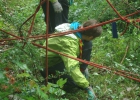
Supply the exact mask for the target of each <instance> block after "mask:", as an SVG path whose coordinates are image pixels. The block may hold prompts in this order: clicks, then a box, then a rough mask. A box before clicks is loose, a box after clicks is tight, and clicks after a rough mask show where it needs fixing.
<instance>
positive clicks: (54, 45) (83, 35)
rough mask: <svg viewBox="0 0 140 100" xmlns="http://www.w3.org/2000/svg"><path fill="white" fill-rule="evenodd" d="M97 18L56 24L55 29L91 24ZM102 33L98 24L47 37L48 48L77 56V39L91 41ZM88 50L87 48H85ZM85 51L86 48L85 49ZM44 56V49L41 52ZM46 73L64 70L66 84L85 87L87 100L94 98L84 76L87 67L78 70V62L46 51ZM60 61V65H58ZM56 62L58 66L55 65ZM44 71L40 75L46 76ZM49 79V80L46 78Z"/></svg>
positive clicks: (63, 76)
mask: <svg viewBox="0 0 140 100" xmlns="http://www.w3.org/2000/svg"><path fill="white" fill-rule="evenodd" d="M97 23H98V22H97V20H95V19H92V20H88V21H86V22H85V23H84V24H83V25H79V23H77V22H74V23H71V24H69V23H64V24H61V25H59V26H57V27H56V28H55V29H56V31H58V32H65V31H69V30H74V29H77V28H78V29H79V28H84V27H88V26H93V25H95V24H97ZM101 33H102V27H101V26H98V27H95V28H91V29H88V30H84V31H82V32H76V33H75V34H68V35H64V36H60V37H53V38H49V39H48V48H51V49H53V50H56V51H59V52H61V53H64V54H67V55H70V56H73V57H79V56H80V46H79V45H81V44H82V43H81V42H79V41H81V40H82V41H91V40H93V39H95V38H96V37H99V36H100V35H101ZM54 34H57V33H54ZM87 50H88V49H87ZM85 51H86V49H85ZM41 54H42V56H43V57H44V58H45V50H44V52H42V53H41ZM47 56H48V75H55V73H56V71H60V72H64V71H66V72H67V74H66V75H62V78H67V83H68V84H71V83H73V84H75V85H76V86H78V87H81V88H83V89H85V90H86V91H87V93H88V95H89V97H88V100H94V99H95V98H96V97H95V94H94V92H93V90H92V87H91V86H90V85H89V82H88V80H87V78H86V77H85V76H84V72H85V71H87V70H86V69H87V68H84V71H81V70H80V63H79V61H76V60H74V59H71V58H68V57H65V56H62V55H59V54H56V53H54V52H50V51H48V55H47ZM60 63H61V65H60ZM57 64H58V66H57ZM45 72H46V71H45V70H44V71H41V74H42V76H43V77H44V78H45V77H46V73H45ZM48 81H49V80H48Z"/></svg>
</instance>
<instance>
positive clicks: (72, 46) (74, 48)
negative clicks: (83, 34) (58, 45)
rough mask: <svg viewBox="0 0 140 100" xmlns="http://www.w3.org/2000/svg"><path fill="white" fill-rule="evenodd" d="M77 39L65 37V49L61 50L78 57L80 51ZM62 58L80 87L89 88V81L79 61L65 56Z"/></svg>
mask: <svg viewBox="0 0 140 100" xmlns="http://www.w3.org/2000/svg"><path fill="white" fill-rule="evenodd" d="M77 41H78V40H77ZM77 41H76V40H73V39H71V40H64V39H63V43H62V44H63V49H62V50H61V51H60V52H62V53H65V54H67V55H70V56H73V57H77V55H78V52H79V43H77ZM61 58H62V60H63V62H64V64H65V68H66V70H67V71H68V73H69V75H70V76H71V77H72V79H73V81H74V82H75V83H76V84H77V85H78V86H79V87H82V88H87V87H88V86H89V82H88V81H87V79H86V78H85V77H84V75H83V74H82V73H81V71H80V65H79V61H76V60H74V59H71V58H68V57H65V56H61Z"/></svg>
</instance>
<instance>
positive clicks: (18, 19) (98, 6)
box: [0, 0, 140, 100]
mask: <svg viewBox="0 0 140 100" xmlns="http://www.w3.org/2000/svg"><path fill="white" fill-rule="evenodd" d="M111 3H112V4H113V5H114V6H115V8H116V9H117V11H118V12H119V13H120V14H121V15H127V14H130V13H132V12H134V11H138V10H139V9H140V7H139V5H140V1H139V0H117V1H111ZM38 4H39V0H18V1H17V0H1V1H0V29H3V30H5V31H6V32H10V33H13V34H15V35H19V29H20V26H21V25H22V23H23V22H24V21H25V20H26V19H27V18H29V16H31V15H32V14H33V13H34V12H35V9H36V7H37V6H38ZM93 18H95V19H98V20H99V21H100V22H104V21H107V20H111V19H114V18H118V16H117V15H116V13H115V12H114V11H113V10H112V9H111V7H110V6H109V5H108V4H107V2H106V0H82V1H81V0H75V2H74V4H73V5H72V6H70V11H69V22H73V21H79V22H80V23H83V22H84V21H86V20H88V19H93ZM129 18H130V19H137V18H139V14H138V15H135V16H133V17H129ZM31 20H32V19H31ZM31 20H30V21H28V22H27V23H26V24H25V25H23V27H22V29H21V31H22V33H23V35H24V36H25V37H26V36H27V34H28V31H29V28H30V25H31ZM116 23H117V28H118V35H119V38H117V39H114V38H112V32H111V23H110V24H106V25H103V29H104V32H103V34H102V36H101V37H100V38H97V39H96V40H94V41H93V50H92V57H91V61H92V62H94V63H97V64H101V65H104V66H108V67H110V68H113V69H114V70H112V71H107V70H104V69H98V68H96V67H95V66H94V67H93V66H89V69H90V70H89V71H90V73H91V74H90V79H89V81H90V83H91V85H92V86H93V89H94V91H95V94H96V95H97V97H98V99H99V100H140V83H139V82H137V81H134V80H131V79H128V78H126V77H123V76H120V75H116V74H114V71H115V70H124V71H127V72H131V73H134V74H135V76H136V77H137V78H139V79H140V76H139V75H138V74H139V72H140V44H139V41H140V30H139V29H138V28H136V27H134V26H133V25H132V24H130V25H129V27H128V29H127V31H126V32H125V34H124V35H123V36H120V34H121V33H122V32H123V31H124V30H125V27H126V23H125V22H124V21H121V20H119V21H117V22H116ZM137 25H139V23H138V24H137ZM45 31H46V25H45V23H44V15H43V13H42V9H41V8H40V10H39V12H38V13H37V15H36V18H35V23H34V27H33V30H32V33H31V34H32V35H38V34H45ZM11 37H12V36H9V35H7V34H5V33H4V32H2V31H0V39H4V38H11ZM26 42H27V44H26V46H25V47H24V49H23V48H22V46H23V43H22V42H21V41H19V42H17V41H7V42H1V44H3V43H5V44H6V45H1V46H0V99H2V100H8V98H9V97H8V96H9V95H14V96H15V97H17V98H18V97H20V98H23V99H25V100H68V99H69V100H86V96H87V94H86V93H85V92H84V91H82V90H78V89H72V90H71V91H69V92H67V91H64V90H63V84H64V83H65V80H63V79H60V80H59V81H58V82H57V84H51V83H50V84H49V85H48V86H44V85H43V84H42V81H43V78H42V77H41V76H40V74H39V70H40V69H41V68H42V64H41V61H40V60H41V58H40V54H39V50H38V48H37V47H35V46H33V45H32V44H31V43H30V41H26ZM38 43H39V44H42V41H39V42H38ZM7 67H8V68H10V70H9V69H8V71H9V73H10V74H9V73H8V74H7V71H6V70H5V69H6V68H7ZM23 70H24V72H23ZM6 75H11V76H8V77H7V76H6ZM15 80H16V81H15ZM12 82H14V83H12ZM46 93H47V94H46Z"/></svg>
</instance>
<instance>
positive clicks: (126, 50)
mask: <svg viewBox="0 0 140 100" xmlns="http://www.w3.org/2000/svg"><path fill="white" fill-rule="evenodd" d="M128 49H129V46H127V47H126V49H125V54H124V56H123V58H122V60H121V64H122V63H123V61H124V59H125V57H126V54H127V52H128Z"/></svg>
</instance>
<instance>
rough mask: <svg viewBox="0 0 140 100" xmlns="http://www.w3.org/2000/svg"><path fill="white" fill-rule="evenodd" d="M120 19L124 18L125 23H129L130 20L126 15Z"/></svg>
mask: <svg viewBox="0 0 140 100" xmlns="http://www.w3.org/2000/svg"><path fill="white" fill-rule="evenodd" d="M121 19H122V20H124V21H125V22H127V23H130V20H129V19H128V18H126V17H122V18H121Z"/></svg>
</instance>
